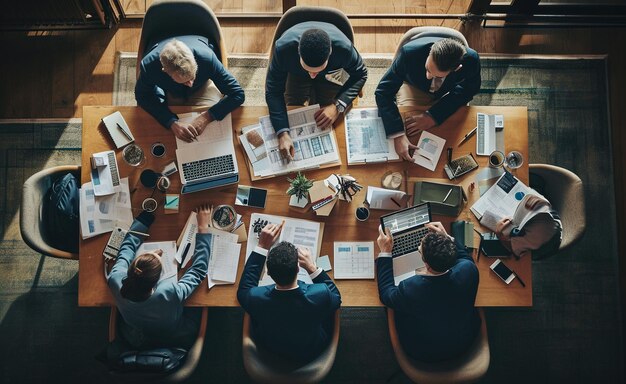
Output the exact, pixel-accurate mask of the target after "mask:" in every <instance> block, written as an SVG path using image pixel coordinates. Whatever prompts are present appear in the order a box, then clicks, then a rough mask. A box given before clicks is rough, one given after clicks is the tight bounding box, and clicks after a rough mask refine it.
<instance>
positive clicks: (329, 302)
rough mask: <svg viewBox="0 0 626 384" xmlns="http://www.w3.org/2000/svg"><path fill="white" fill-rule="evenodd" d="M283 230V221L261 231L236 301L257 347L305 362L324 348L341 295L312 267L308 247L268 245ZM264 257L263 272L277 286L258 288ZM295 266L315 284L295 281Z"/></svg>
mask: <svg viewBox="0 0 626 384" xmlns="http://www.w3.org/2000/svg"><path fill="white" fill-rule="evenodd" d="M281 230H282V225H275V224H269V225H267V226H266V227H265V228H263V230H262V231H261V234H260V237H259V245H258V246H257V247H256V248H255V249H254V251H253V252H252V253H251V254H250V257H249V258H248V261H247V262H246V266H245V268H244V271H243V274H242V276H241V281H240V282H239V289H238V290H237V299H238V300H239V303H240V304H241V306H242V307H243V309H244V310H245V311H246V312H247V313H248V314H249V315H250V318H251V336H252V338H253V339H254V340H255V342H256V343H257V344H258V345H260V346H262V347H263V348H265V349H267V350H269V351H271V352H272V353H274V354H275V355H277V356H280V357H282V358H284V359H286V360H290V361H292V362H295V363H306V362H308V361H311V360H313V359H314V358H315V357H317V356H319V354H320V353H321V352H322V351H323V350H324V348H325V347H327V346H328V343H329V342H330V339H331V337H332V329H333V320H334V313H335V311H336V310H337V309H338V308H339V306H340V305H341V295H340V294H339V290H338V289H337V287H336V286H335V284H334V283H333V280H332V279H331V278H330V277H329V276H328V275H327V274H326V272H324V270H323V269H321V268H318V267H316V266H315V263H314V262H313V259H312V257H311V253H310V251H309V250H308V249H296V247H295V246H294V245H293V244H291V243H288V242H281V243H279V244H277V245H276V246H275V247H273V248H272V245H273V244H274V242H276V240H277V239H278V237H279V236H280V231H281ZM270 248H272V249H271V250H270V251H269V252H268V249H270ZM266 258H267V273H268V274H269V275H270V277H271V278H272V279H273V280H274V281H275V282H276V284H272V285H268V286H264V287H259V286H258V284H259V279H260V277H261V273H262V271H263V266H264V265H265V264H266ZM299 266H301V267H302V268H304V269H305V270H306V271H307V272H308V273H309V275H310V276H311V279H312V280H313V284H305V283H303V282H301V281H298V280H297V275H298V270H299Z"/></svg>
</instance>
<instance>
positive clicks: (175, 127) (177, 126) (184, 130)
mask: <svg viewBox="0 0 626 384" xmlns="http://www.w3.org/2000/svg"><path fill="white" fill-rule="evenodd" d="M170 129H171V130H172V132H174V136H176V137H178V138H179V139H181V140H184V141H186V142H188V143H191V140H193V139H194V138H195V137H196V136H198V134H199V133H198V131H197V130H196V128H195V127H194V126H193V125H191V124H188V123H182V122H180V120H179V121H175V122H173V123H172V125H170Z"/></svg>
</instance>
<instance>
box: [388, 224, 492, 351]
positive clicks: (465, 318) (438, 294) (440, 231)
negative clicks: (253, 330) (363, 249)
mask: <svg viewBox="0 0 626 384" xmlns="http://www.w3.org/2000/svg"><path fill="white" fill-rule="evenodd" d="M426 225H427V226H428V227H429V229H430V230H431V232H430V233H428V234H427V235H426V236H425V237H424V239H423V240H422V244H421V245H420V252H421V254H422V259H423V260H424V263H425V264H426V267H425V270H423V271H421V272H419V273H418V274H416V275H415V276H411V277H409V278H408V279H406V280H403V281H401V282H400V284H398V286H397V287H396V286H395V284H394V278H393V259H392V258H391V251H392V249H393V237H392V236H391V233H390V232H389V228H387V233H383V232H382V230H381V229H380V227H379V236H378V239H377V241H378V246H379V248H380V254H379V255H378V259H377V260H376V268H377V278H378V293H379V295H380V301H382V302H383V304H385V305H386V306H387V307H389V308H391V309H393V310H394V311H395V319H396V328H397V330H398V337H399V339H400V344H401V345H402V348H403V349H404V351H405V352H406V353H407V354H408V355H409V356H411V357H413V358H414V359H416V360H419V361H424V362H435V361H442V360H448V359H451V358H454V357H456V356H458V355H460V354H462V353H463V352H465V351H466V350H467V349H468V348H469V347H470V345H471V344H472V343H473V341H474V340H475V339H476V337H477V335H478V332H479V329H480V317H479V315H478V312H477V311H476V308H475V307H474V301H475V299H476V292H477V290H478V269H477V268H476V265H475V264H474V260H473V259H472V257H471V256H470V255H468V253H467V251H466V250H465V248H464V247H462V246H461V245H460V244H459V243H458V242H456V244H455V241H454V240H453V239H452V238H451V237H450V236H448V234H447V233H446V230H445V229H444V227H443V226H442V225H441V223H439V222H436V223H429V224H426Z"/></svg>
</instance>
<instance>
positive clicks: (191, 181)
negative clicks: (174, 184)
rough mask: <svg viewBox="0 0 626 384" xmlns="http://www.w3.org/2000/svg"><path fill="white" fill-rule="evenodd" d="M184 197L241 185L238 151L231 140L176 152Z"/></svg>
mask: <svg viewBox="0 0 626 384" xmlns="http://www.w3.org/2000/svg"><path fill="white" fill-rule="evenodd" d="M176 160H177V162H178V169H179V170H180V182H181V184H182V186H183V187H182V190H181V193H191V192H197V191H203V190H205V189H210V188H217V187H221V186H223V185H228V184H235V183H237V182H239V168H238V166H237V156H235V147H234V146H233V142H232V141H231V140H220V141H214V142H211V143H210V144H209V143H206V142H200V143H197V144H195V145H188V146H185V147H184V148H183V149H182V150H181V149H177V150H176Z"/></svg>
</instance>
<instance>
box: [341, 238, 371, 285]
mask: <svg viewBox="0 0 626 384" xmlns="http://www.w3.org/2000/svg"><path fill="white" fill-rule="evenodd" d="M334 259H335V266H334V270H335V279H373V278H374V242H373V241H366V242H337V241H336V242H335V257H334Z"/></svg>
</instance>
